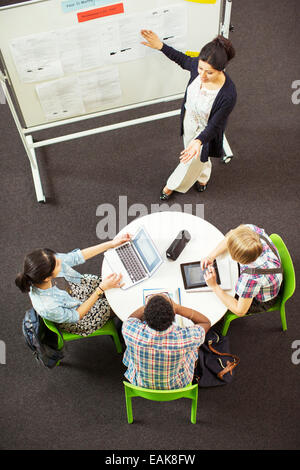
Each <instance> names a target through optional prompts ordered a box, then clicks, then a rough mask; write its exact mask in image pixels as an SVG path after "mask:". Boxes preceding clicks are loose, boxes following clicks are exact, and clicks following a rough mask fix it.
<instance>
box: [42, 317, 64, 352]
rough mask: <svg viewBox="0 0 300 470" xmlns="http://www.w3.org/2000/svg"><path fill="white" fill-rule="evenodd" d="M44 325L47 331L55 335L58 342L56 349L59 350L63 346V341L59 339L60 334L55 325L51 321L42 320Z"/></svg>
mask: <svg viewBox="0 0 300 470" xmlns="http://www.w3.org/2000/svg"><path fill="white" fill-rule="evenodd" d="M43 320H44V323H45V325H46V326H47V328H49V330H51V331H53V333H55V334H56V335H57V341H58V348H59V349H61V348H62V347H63V345H64V341H63V339H62V337H61V333H60V332H59V331H58V329H57V327H56V325H55V323H54V322H53V321H51V320H47V319H46V318H43Z"/></svg>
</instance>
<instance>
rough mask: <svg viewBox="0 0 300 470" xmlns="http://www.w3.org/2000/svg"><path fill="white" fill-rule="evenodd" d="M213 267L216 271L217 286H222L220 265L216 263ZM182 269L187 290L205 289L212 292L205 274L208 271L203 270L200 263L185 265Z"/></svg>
mask: <svg viewBox="0 0 300 470" xmlns="http://www.w3.org/2000/svg"><path fill="white" fill-rule="evenodd" d="M213 267H214V268H215V271H216V278H217V284H221V281H220V275H219V270H218V265H217V263H216V261H214V263H213ZM180 269H181V274H182V279H183V284H184V288H185V290H187V291H188V290H193V289H197V290H201V289H203V288H205V290H211V289H210V288H209V287H208V285H207V284H206V282H205V279H204V274H205V272H206V269H204V270H202V269H201V264H200V261H193V262H190V263H183V264H181V265H180Z"/></svg>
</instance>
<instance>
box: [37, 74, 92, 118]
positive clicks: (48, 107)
mask: <svg viewBox="0 0 300 470" xmlns="http://www.w3.org/2000/svg"><path fill="white" fill-rule="evenodd" d="M35 88H36V92H37V94H38V97H39V100H40V104H41V106H42V109H43V111H44V114H45V116H46V119H47V120H48V121H52V120H56V119H65V118H68V117H72V116H76V115H80V114H83V113H84V112H85V109H84V105H83V100H82V97H81V92H80V86H79V82H78V79H77V77H75V78H74V77H65V78H60V79H59V80H54V81H52V82H48V83H42V84H39V85H36V87H35Z"/></svg>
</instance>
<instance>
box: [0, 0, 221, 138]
mask: <svg viewBox="0 0 300 470" xmlns="http://www.w3.org/2000/svg"><path fill="white" fill-rule="evenodd" d="M63 1H65V0H33V1H29V2H28V3H25V4H24V3H22V4H16V5H12V6H6V7H2V8H0V50H1V56H2V61H3V64H2V65H3V67H4V72H5V74H6V75H7V77H8V79H9V84H10V87H11V89H12V91H13V94H14V96H15V100H16V102H17V103H16V104H17V105H18V106H17V107H18V108H19V113H20V114H21V118H22V119H23V121H24V125H25V128H27V129H28V128H34V127H35V126H41V125H45V124H47V123H49V122H54V121H58V122H60V121H63V120H64V119H67V118H69V117H77V116H85V115H91V114H93V113H95V112H97V111H105V110H110V109H114V108H115V109H116V108H121V107H123V106H128V105H135V104H138V103H143V102H147V101H150V100H157V99H162V100H163V99H164V98H167V97H170V96H172V95H176V94H180V93H183V92H184V90H185V87H186V84H187V79H188V75H187V74H188V72H186V71H184V70H182V69H181V68H180V67H178V66H177V65H176V64H174V63H173V62H172V61H170V60H169V59H167V58H166V57H165V56H164V54H162V53H161V52H159V51H156V50H150V48H147V47H145V46H139V47H140V49H145V50H146V49H147V50H148V51H147V54H146V55H145V56H144V57H137V58H133V59H132V58H130V57H129V58H125V60H123V61H122V62H119V63H118V62H115V63H110V64H108V63H104V64H103V63H101V64H99V67H98V66H97V67H95V66H92V67H91V68H90V69H88V70H79V71H78V70H77V71H75V72H74V71H72V70H71V69H70V70H67V71H66V70H62V72H61V73H60V76H59V77H55V78H52V77H51V78H47V77H42V78H41V77H40V76H39V77H38V78H36V81H34V82H25V81H24V78H23V77H21V76H20V71H19V70H18V67H17V66H18V65H19V63H18V61H17V60H16V55H15V54H16V53H15V52H14V50H13V48H12V45H14V47H16V46H15V45H16V44H19V43H20V42H22V41H23V40H24V38H27V37H30V36H34V35H37V36H36V37H38V38H39V41H38V43H39V44H40V42H41V41H40V38H42V37H44V36H43V33H44V35H45V37H47V38H48V40H49V35H51V34H52V35H53V36H52V37H56V36H57V35H59V34H62V33H64V32H65V31H66V30H67V29H69V28H73V30H74V29H76V31H77V30H78V31H79V30H80V31H82V30H83V28H85V31H88V32H89V34H90V31H92V30H93V31H94V30H95V28H96V29H97V28H98V27H99V28H100V29H101V28H103V27H104V26H105V25H106V24H107V23H110V24H114V25H116V24H117V25H118V23H119V22H120V21H121V18H125V21H126V22H127V23H128V24H129V22H130V20H131V19H132V18H134V17H135V18H142V17H143V16H142V15H143V14H145V12H149V11H151V10H155V9H160V10H161V9H163V8H169V9H171V8H175V7H176V6H178V7H181V8H184V11H185V12H186V13H185V14H186V18H187V28H186V36H185V38H184V42H183V43H182V49H183V51H185V50H188V51H199V50H200V49H201V47H202V46H203V45H204V44H206V43H207V42H209V41H210V40H212V39H213V38H214V37H215V36H216V35H217V34H218V33H219V29H220V18H221V12H222V6H223V2H222V0H216V2H215V3H212V4H205V3H195V2H189V1H185V0H124V1H123V2H122V1H121V2H119V3H122V5H123V9H124V12H123V13H119V14H116V15H113V16H109V17H107V16H106V17H104V18H96V19H92V20H89V21H85V22H79V21H78V13H84V12H86V13H87V12H90V11H91V12H92V11H93V10H95V8H100V7H101V6H102V5H103V6H105V5H108V4H109V0H90V1H91V3H94V4H95V3H96V5H97V6H93V7H89V8H84V9H77V10H75V11H68V12H64V11H63V8H62V4H63ZM77 1H78V0H77ZM80 1H82V0H80ZM85 2H86V3H85V4H87V0H85ZM69 3H70V2H69ZM110 3H111V4H112V5H114V3H116V1H115V2H114V0H111V2H110ZM179 11H180V10H179ZM123 21H124V20H123ZM123 24H124V23H123ZM145 28H147V25H145ZM101 31H102V29H101ZM99 38H100V41H101V37H100V35H99ZM88 40H90V41H91V44H94V45H95V48H96V47H97V43H96V41H95V36H93V35H92V34H91V35H90V36H88V37H87V41H88ZM139 40H140V41H142V37H140V38H139ZM170 41H172V40H170ZM165 42H166V43H167V44H170V45H173V44H172V42H168V40H165ZM177 48H178V47H177ZM179 49H180V47H179ZM182 49H181V50H182ZM53 50H54V42H53V48H47V54H52V53H53ZM93 50H94V49H93ZM21 52H22V51H21ZM21 52H19V54H21ZM20 57H21V58H22V55H20ZM55 70H56V72H57V70H58V66H57V67H56V69H55ZM101 71H104V72H106V71H108V72H109V73H110V71H112V73H113V74H115V72H116V71H117V79H116V80H117V81H118V83H119V87H120V93H119V94H118V93H115V95H116V96H113V98H112V99H110V98H108V99H107V96H106V97H105V100H103V101H102V100H101V98H99V100H98V101H97V102H96V101H94V102H93V103H92V106H96V107H95V108H94V109H92V110H91V108H88V107H87V106H85V107H81V108H80V107H78V106H77V107H76V106H75V105H74V109H71V108H70V109H69V111H68V112H69V113H71V115H70V114H69V115H67V116H62V115H58V117H57V118H56V117H55V116H54V115H53V116H52V117H51V118H49V114H48V115H47V114H46V113H45V108H43V106H42V101H41V100H42V99H44V100H46V98H43V94H42V92H43V91H45V90H48V91H49V90H52V88H51V87H50V85H51V86H55V85H56V84H55V83H54V82H55V81H57V80H60V79H64V80H63V82H62V83H64V84H67V85H68V84H72V83H74V81H75V80H79V79H80V83H81V85H82V84H83V85H82V86H84V84H87V83H88V78H89V76H93V72H94V73H98V72H99V73H100V72H101ZM89 73H90V75H89ZM84 74H87V75H86V76H85V75H84ZM104 75H105V73H104ZM101 76H102V75H101ZM108 76H110V75H108ZM38 90H39V91H38ZM51 92H52V91H51ZM92 94H93V93H91V94H90V95H92ZM87 95H89V94H88V93H87ZM74 96H75V94H74ZM108 96H109V95H108ZM92 101H93V100H92ZM45 102H46V101H45Z"/></svg>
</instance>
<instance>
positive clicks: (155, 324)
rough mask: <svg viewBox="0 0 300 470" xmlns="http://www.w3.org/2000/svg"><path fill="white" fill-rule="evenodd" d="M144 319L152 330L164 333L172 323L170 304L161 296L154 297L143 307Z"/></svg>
mask: <svg viewBox="0 0 300 470" xmlns="http://www.w3.org/2000/svg"><path fill="white" fill-rule="evenodd" d="M144 317H145V320H146V322H147V325H148V326H150V328H152V329H153V330H156V331H164V330H166V329H167V328H169V326H171V325H172V323H173V321H174V317H175V314H174V310H173V307H172V305H171V303H170V302H169V301H168V300H167V299H165V298H164V297H163V296H162V295H155V296H154V297H152V298H151V299H150V300H149V302H148V303H147V304H146V306H145V310H144Z"/></svg>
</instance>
